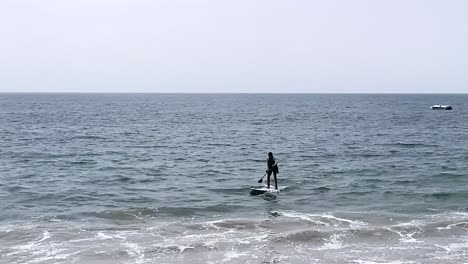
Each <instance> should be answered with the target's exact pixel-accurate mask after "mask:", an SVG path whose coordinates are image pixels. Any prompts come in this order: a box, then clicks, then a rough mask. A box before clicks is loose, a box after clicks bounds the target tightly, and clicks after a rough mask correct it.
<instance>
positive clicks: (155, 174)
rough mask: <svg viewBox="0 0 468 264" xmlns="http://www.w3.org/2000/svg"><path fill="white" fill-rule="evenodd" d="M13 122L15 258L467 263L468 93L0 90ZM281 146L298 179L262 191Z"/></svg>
mask: <svg viewBox="0 0 468 264" xmlns="http://www.w3.org/2000/svg"><path fill="white" fill-rule="evenodd" d="M439 103H441V104H450V105H452V107H453V110H451V111H447V110H430V108H429V107H430V106H431V105H433V104H439ZM0 121H1V122H0V212H1V213H0V263H1V264H13V263H39V264H49V263H54V264H56V263H64V264H65V263H67V264H68V263H83V264H85V263H86V264H94V263H95V264H104V263H105V264H107V263H109V264H114V263H122V264H127V263H129V264H130V263H136V264H143V263H299V264H301V263H337V264H338V263H340V264H341V263H358V264H370V263H392V264H397V263H467V262H468V144H467V142H468V95H422V94H414V95H398V94H391V95H390V94H388V95H376V94H354V95H353V94H0ZM269 151H271V152H273V153H274V155H275V158H276V159H277V161H278V162H279V171H280V173H279V175H278V181H279V185H280V186H285V185H287V186H289V187H288V188H287V189H285V190H284V191H282V192H280V193H279V194H278V195H259V196H252V195H250V194H249V190H250V188H251V187H252V186H259V183H258V182H257V181H258V179H260V178H261V177H262V176H263V174H264V173H265V169H266V158H267V153H268V152H269Z"/></svg>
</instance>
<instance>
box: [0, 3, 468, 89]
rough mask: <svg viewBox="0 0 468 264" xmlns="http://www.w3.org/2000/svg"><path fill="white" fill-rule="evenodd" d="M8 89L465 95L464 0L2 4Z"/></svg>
mask: <svg viewBox="0 0 468 264" xmlns="http://www.w3.org/2000/svg"><path fill="white" fill-rule="evenodd" d="M0 38H1V39H0V92H40V91H44V92H311V93H317V92H318V93H328V92H371V93H373V92H388V93H391V92H395V93H400V92H414V93H417V92H425V93H433V92H438V93H445V92H447V93H449V92H455V93H456V92H459V93H461V92H463V93H466V92H468V1H466V0H445V1H442V0H321V1H314V0H303V1H300V0H283V1H278V0H224V1H223V0H185V1H183V0H159V1H158V0H151V1H149V0H148V1H144V0H127V1H123V0H41V1H38V0H30V1H27V0H1V1H0Z"/></svg>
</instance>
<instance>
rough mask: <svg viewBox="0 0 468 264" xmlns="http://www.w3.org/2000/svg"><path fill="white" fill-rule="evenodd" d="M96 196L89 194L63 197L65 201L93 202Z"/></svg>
mask: <svg viewBox="0 0 468 264" xmlns="http://www.w3.org/2000/svg"><path fill="white" fill-rule="evenodd" d="M95 199H96V198H94V197H92V196H89V195H71V196H67V197H65V198H63V199H62V201H65V202H91V201H93V200H95Z"/></svg>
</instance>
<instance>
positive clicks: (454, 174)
mask: <svg viewBox="0 0 468 264" xmlns="http://www.w3.org/2000/svg"><path fill="white" fill-rule="evenodd" d="M434 177H440V178H460V177H463V178H464V177H466V178H468V174H462V173H457V172H440V173H438V174H436V175H434Z"/></svg>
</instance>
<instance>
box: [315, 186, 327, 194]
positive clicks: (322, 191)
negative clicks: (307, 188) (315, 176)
mask: <svg viewBox="0 0 468 264" xmlns="http://www.w3.org/2000/svg"><path fill="white" fill-rule="evenodd" d="M313 190H315V191H318V192H321V193H324V192H329V191H331V190H332V189H331V188H329V187H325V186H322V187H318V188H314V189H313Z"/></svg>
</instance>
